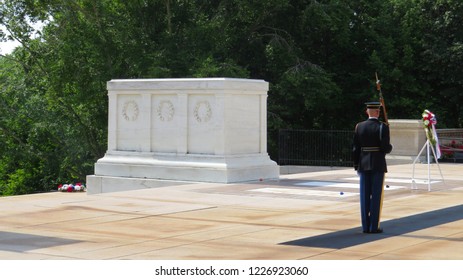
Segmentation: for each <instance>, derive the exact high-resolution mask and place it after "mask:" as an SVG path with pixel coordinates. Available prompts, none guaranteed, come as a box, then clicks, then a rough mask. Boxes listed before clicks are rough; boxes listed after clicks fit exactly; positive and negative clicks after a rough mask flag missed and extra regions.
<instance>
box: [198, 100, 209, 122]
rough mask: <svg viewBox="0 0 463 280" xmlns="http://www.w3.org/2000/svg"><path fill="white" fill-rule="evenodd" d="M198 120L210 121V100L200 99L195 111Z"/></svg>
mask: <svg viewBox="0 0 463 280" xmlns="http://www.w3.org/2000/svg"><path fill="white" fill-rule="evenodd" d="M193 116H194V117H195V119H196V121H198V122H199V123H201V122H208V121H209V120H210V119H211V117H212V109H211V104H210V103H209V101H198V102H197V103H196V106H195V109H194V111H193Z"/></svg>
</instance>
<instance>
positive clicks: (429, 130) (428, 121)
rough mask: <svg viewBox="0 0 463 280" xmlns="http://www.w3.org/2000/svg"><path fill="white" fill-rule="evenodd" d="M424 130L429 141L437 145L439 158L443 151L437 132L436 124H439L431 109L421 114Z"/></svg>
mask: <svg viewBox="0 0 463 280" xmlns="http://www.w3.org/2000/svg"><path fill="white" fill-rule="evenodd" d="M421 116H422V121H423V127H424V131H425V132H426V138H428V140H429V142H430V143H431V144H432V145H434V146H436V151H437V158H440V156H441V152H440V147H439V139H438V138H437V132H436V127H435V125H436V124H437V118H436V115H434V114H433V113H432V112H431V111H429V110H424V111H423V113H422V114H421Z"/></svg>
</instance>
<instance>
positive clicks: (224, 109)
mask: <svg viewBox="0 0 463 280" xmlns="http://www.w3.org/2000/svg"><path fill="white" fill-rule="evenodd" d="M107 89H108V96H109V116H108V150H107V152H106V154H105V155H104V157H103V158H101V159H99V160H98V161H97V162H96V164H95V175H90V176H87V187H88V193H90V194H92V193H101V192H111V191H122V190H132V189H139V188H147V187H150V186H154V185H156V184H155V182H154V181H153V180H160V179H161V180H174V181H200V182H218V183H234V182H244V181H253V180H259V179H277V178H278V177H279V168H278V165H277V164H276V163H275V162H274V161H272V160H271V159H270V158H269V156H268V154H267V91H268V83H267V82H265V81H263V80H250V79H231V78H199V79H133V80H111V81H109V82H108V83H107Z"/></svg>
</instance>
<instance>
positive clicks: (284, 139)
mask: <svg viewBox="0 0 463 280" xmlns="http://www.w3.org/2000/svg"><path fill="white" fill-rule="evenodd" d="M352 137H353V131H352V130H293V129H282V130H280V131H279V137H278V138H279V139H278V164H279V165H316V166H353V162H352Z"/></svg>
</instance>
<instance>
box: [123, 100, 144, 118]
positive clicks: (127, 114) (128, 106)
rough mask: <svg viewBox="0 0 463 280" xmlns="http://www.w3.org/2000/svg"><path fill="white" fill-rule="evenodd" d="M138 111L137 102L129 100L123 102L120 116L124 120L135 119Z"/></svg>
mask: <svg viewBox="0 0 463 280" xmlns="http://www.w3.org/2000/svg"><path fill="white" fill-rule="evenodd" d="M139 113H140V111H139V109H138V104H137V102H135V101H134V100H129V101H126V102H125V103H124V106H123V107H122V116H123V117H124V119H125V120H126V121H131V122H133V121H136V120H137V118H138V114H139Z"/></svg>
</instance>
